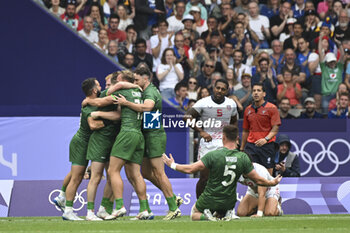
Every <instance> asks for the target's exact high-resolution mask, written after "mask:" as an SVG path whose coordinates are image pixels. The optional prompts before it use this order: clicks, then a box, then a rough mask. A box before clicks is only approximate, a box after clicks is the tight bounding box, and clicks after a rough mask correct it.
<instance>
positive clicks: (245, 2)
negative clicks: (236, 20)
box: [234, 0, 249, 14]
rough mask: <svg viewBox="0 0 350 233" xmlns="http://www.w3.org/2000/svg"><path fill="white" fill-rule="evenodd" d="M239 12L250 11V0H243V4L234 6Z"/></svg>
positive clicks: (246, 12) (245, 12)
mask: <svg viewBox="0 0 350 233" xmlns="http://www.w3.org/2000/svg"><path fill="white" fill-rule="evenodd" d="M234 10H235V12H237V13H244V14H248V13H249V0H241V4H240V5H238V6H236V7H235V8H234Z"/></svg>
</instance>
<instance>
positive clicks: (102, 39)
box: [94, 29, 108, 53]
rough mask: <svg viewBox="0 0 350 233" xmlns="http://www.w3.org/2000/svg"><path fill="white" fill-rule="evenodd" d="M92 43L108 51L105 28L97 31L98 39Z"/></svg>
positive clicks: (105, 51)
mask: <svg viewBox="0 0 350 233" xmlns="http://www.w3.org/2000/svg"><path fill="white" fill-rule="evenodd" d="M94 45H95V46H96V47H97V48H99V49H100V50H102V51H103V52H104V53H108V49H107V45H108V34H107V30H105V29H101V30H100V31H99V32H98V41H97V42H95V43H94Z"/></svg>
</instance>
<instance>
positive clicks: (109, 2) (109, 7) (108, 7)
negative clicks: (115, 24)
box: [103, 0, 117, 18]
mask: <svg viewBox="0 0 350 233" xmlns="http://www.w3.org/2000/svg"><path fill="white" fill-rule="evenodd" d="M116 6H117V0H106V1H105V3H104V4H103V13H104V14H105V16H106V17H107V18H109V17H110V16H111V14H112V13H113V12H115V9H116Z"/></svg>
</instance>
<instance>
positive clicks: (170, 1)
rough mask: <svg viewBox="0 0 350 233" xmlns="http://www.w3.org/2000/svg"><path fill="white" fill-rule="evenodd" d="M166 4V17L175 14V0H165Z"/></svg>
mask: <svg viewBox="0 0 350 233" xmlns="http://www.w3.org/2000/svg"><path fill="white" fill-rule="evenodd" d="M164 6H165V18H166V19H167V18H169V17H170V16H173V15H174V14H175V12H174V8H175V4H174V0H164Z"/></svg>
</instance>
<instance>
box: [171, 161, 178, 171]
mask: <svg viewBox="0 0 350 233" xmlns="http://www.w3.org/2000/svg"><path fill="white" fill-rule="evenodd" d="M176 165H177V163H172V164H170V168H171V169H173V170H175V171H176Z"/></svg>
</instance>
